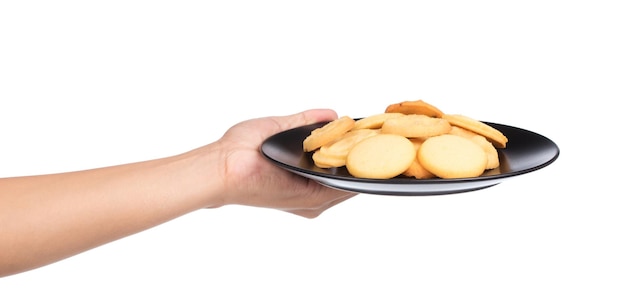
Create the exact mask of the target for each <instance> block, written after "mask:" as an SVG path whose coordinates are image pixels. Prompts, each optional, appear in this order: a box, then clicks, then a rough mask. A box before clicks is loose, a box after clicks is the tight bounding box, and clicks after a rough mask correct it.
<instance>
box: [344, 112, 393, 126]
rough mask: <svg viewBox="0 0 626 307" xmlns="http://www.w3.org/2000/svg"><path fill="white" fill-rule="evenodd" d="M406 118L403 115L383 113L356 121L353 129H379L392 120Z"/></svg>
mask: <svg viewBox="0 0 626 307" xmlns="http://www.w3.org/2000/svg"><path fill="white" fill-rule="evenodd" d="M400 116H404V114H402V113H381V114H375V115H371V116H368V117H364V118H361V119H359V120H357V121H356V123H355V124H354V128H352V129H379V128H380V127H382V126H383V123H384V122H385V121H386V120H387V119H390V118H396V117H400Z"/></svg>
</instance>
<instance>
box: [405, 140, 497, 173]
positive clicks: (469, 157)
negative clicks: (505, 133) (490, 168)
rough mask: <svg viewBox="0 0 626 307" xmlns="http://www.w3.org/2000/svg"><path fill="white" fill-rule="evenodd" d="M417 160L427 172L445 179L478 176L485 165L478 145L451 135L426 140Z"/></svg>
mask: <svg viewBox="0 0 626 307" xmlns="http://www.w3.org/2000/svg"><path fill="white" fill-rule="evenodd" d="M417 158H418V160H419V162H420V164H421V165H422V166H423V167H424V168H425V169H427V170H428V171H429V172H431V173H433V174H435V175H436V176H437V177H440V178H446V179H450V178H467V177H477V176H480V175H481V174H482V173H483V172H484V171H485V166H486V165H487V155H486V154H485V151H484V150H483V149H482V148H481V147H480V146H479V145H477V144H476V143H474V142H472V141H470V140H468V139H467V138H464V137H462V136H458V135H452V134H444V135H439V136H434V137H431V138H428V139H427V140H426V141H424V143H422V145H421V146H420V148H419V151H418V152H417Z"/></svg>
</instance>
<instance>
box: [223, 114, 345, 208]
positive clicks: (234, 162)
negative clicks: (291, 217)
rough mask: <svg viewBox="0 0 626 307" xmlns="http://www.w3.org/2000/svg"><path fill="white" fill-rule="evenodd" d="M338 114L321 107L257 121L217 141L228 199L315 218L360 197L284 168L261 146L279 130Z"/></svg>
mask: <svg viewBox="0 0 626 307" xmlns="http://www.w3.org/2000/svg"><path fill="white" fill-rule="evenodd" d="M336 118H337V114H336V113H335V112H334V111H332V110H325V109H318V110H308V111H304V112H301V113H298V114H294V115H290V116H275V117H265V118H258V119H252V120H248V121H244V122H241V123H239V124H237V125H235V126H233V127H232V128H230V129H229V130H228V131H227V132H226V133H225V134H224V136H223V137H222V138H221V139H220V140H219V141H218V142H217V143H219V144H220V146H219V147H220V148H221V150H222V157H223V160H224V164H223V165H224V169H223V173H222V176H223V182H224V186H225V190H224V193H225V195H224V197H225V203H234V204H243V205H251V206H257V207H266V208H274V209H279V210H283V211H286V212H290V213H293V214H297V215H300V216H304V217H307V218H314V217H317V216H318V215H320V214H321V213H322V212H324V211H325V210H327V209H328V208H330V207H332V206H334V205H336V204H338V203H340V202H342V201H344V200H346V199H349V198H350V197H352V196H354V195H355V194H354V193H349V192H345V191H341V190H336V189H332V188H328V187H325V186H323V185H320V184H319V183H317V182H315V181H313V180H310V179H307V178H304V177H302V176H298V175H296V174H293V173H291V172H288V171H286V170H283V169H281V168H279V167H277V166H275V165H273V164H271V163H270V162H269V161H268V160H267V159H265V158H264V157H263V156H262V154H261V153H260V150H259V148H260V146H261V143H262V142H263V141H264V140H265V139H266V138H268V137H270V136H272V135H274V134H276V133H278V132H281V131H284V130H287V129H290V128H295V127H298V126H303V125H308V124H313V123H317V122H321V121H329V120H333V119H336Z"/></svg>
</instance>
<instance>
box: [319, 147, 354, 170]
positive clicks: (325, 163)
mask: <svg viewBox="0 0 626 307" xmlns="http://www.w3.org/2000/svg"><path fill="white" fill-rule="evenodd" d="M312 158H313V163H315V166H317V167H319V168H331V167H342V166H344V165H346V158H345V157H344V158H340V157H335V156H329V155H325V154H324V153H323V152H321V151H320V150H319V149H318V150H316V151H315V152H314V153H313V156H312Z"/></svg>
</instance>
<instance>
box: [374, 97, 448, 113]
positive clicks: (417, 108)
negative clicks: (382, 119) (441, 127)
mask: <svg viewBox="0 0 626 307" xmlns="http://www.w3.org/2000/svg"><path fill="white" fill-rule="evenodd" d="M385 113H403V114H422V115H426V116H431V117H441V116H442V115H443V112H441V110H439V109H438V108H437V107H435V106H433V105H431V104H429V103H427V102H424V101H422V100H415V101H403V102H399V103H394V104H390V105H388V106H387V108H386V109H385Z"/></svg>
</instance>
